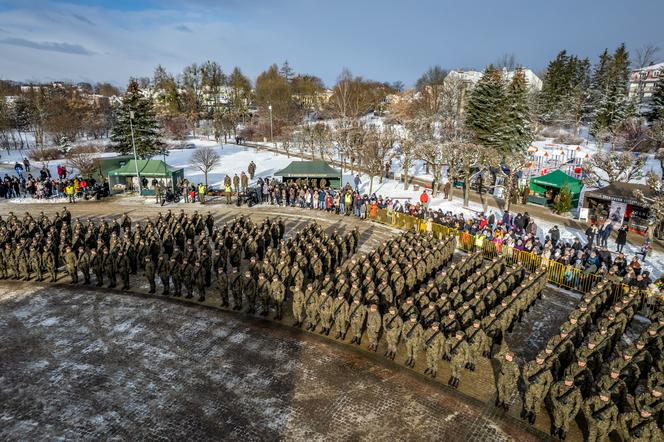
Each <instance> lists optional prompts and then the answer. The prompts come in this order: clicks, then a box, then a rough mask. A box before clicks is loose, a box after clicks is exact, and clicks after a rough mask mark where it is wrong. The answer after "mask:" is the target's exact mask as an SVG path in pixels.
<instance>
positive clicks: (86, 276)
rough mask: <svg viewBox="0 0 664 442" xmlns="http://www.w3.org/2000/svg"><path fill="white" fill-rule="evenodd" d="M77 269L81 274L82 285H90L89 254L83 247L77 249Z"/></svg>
mask: <svg viewBox="0 0 664 442" xmlns="http://www.w3.org/2000/svg"><path fill="white" fill-rule="evenodd" d="M76 263H77V265H78V269H79V270H80V271H81V273H83V283H84V284H86V285H89V284H90V253H88V252H87V251H86V250H85V248H84V247H83V246H81V247H79V248H78V260H77V261H76Z"/></svg>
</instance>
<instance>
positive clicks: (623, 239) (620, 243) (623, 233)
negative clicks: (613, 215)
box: [616, 224, 627, 252]
mask: <svg viewBox="0 0 664 442" xmlns="http://www.w3.org/2000/svg"><path fill="white" fill-rule="evenodd" d="M626 243H627V225H626V224H623V225H622V226H621V227H620V228H619V229H618V237H617V238H616V250H617V251H618V252H622V250H623V247H625V244H626Z"/></svg>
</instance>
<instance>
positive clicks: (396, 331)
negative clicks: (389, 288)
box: [383, 305, 403, 360]
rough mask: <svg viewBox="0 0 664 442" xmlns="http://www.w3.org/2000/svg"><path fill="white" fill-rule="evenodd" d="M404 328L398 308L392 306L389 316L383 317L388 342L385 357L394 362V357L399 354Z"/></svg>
mask: <svg viewBox="0 0 664 442" xmlns="http://www.w3.org/2000/svg"><path fill="white" fill-rule="evenodd" d="M402 328H403V320H402V319H401V316H399V314H398V313H397V308H396V307H395V306H393V305H392V306H390V308H389V310H388V312H387V314H385V316H384V317H383V330H385V339H386V341H387V351H386V352H385V357H387V358H390V359H392V360H394V356H395V355H396V354H397V346H398V345H399V338H400V337H401V329H402Z"/></svg>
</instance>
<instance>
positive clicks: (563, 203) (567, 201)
mask: <svg viewBox="0 0 664 442" xmlns="http://www.w3.org/2000/svg"><path fill="white" fill-rule="evenodd" d="M553 210H554V211H555V212H556V213H560V214H564V213H567V212H569V211H570V210H572V192H571V191H570V189H569V185H568V184H567V183H565V184H563V187H562V189H560V193H559V194H558V196H557V197H556V200H555V201H554V203H553Z"/></svg>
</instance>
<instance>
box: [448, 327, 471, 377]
mask: <svg viewBox="0 0 664 442" xmlns="http://www.w3.org/2000/svg"><path fill="white" fill-rule="evenodd" d="M448 345H449V347H450V350H449V354H450V370H451V372H452V376H451V377H450V380H449V381H448V382H447V385H449V386H451V387H452V388H458V387H459V382H460V381H461V373H462V371H463V368H464V367H465V366H466V364H467V363H468V342H466V340H465V334H464V332H462V331H461V330H459V331H457V332H456V333H455V335H454V339H453V340H452V343H450V344H448Z"/></svg>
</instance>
